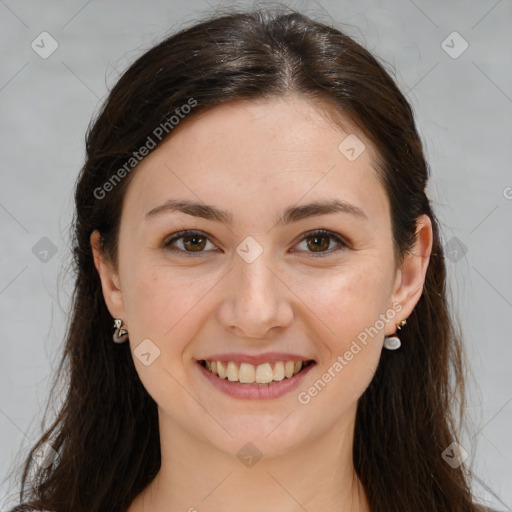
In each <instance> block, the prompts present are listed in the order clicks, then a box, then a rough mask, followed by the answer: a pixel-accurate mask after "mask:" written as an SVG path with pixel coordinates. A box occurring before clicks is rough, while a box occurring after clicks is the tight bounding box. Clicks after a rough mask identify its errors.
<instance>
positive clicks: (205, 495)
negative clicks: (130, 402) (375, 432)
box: [129, 408, 370, 512]
mask: <svg viewBox="0 0 512 512" xmlns="http://www.w3.org/2000/svg"><path fill="white" fill-rule="evenodd" d="M354 420H355V408H354V410H353V411H352V415H351V418H350V420H349V421H347V419H346V418H345V420H344V422H343V423H342V424H339V425H336V427H335V428H332V429H331V430H330V431H328V432H325V433H323V434H322V435H321V436H320V437H318V438H316V439H314V440H311V441H310V442H308V443H307V445H302V446H298V447H296V448H294V449H291V450H287V451H286V453H282V454H276V453H275V452H274V454H273V456H265V454H262V455H263V456H262V458H261V459H259V460H258V461H257V462H255V463H254V461H255V460H256V458H257V454H258V453H259V450H258V451H256V450H257V448H254V447H251V446H247V447H246V448H245V451H244V452H243V453H244V455H242V454H240V457H241V458H242V460H243V462H242V461H241V460H240V459H239V458H238V457H237V456H236V454H230V453H226V452H225V451H222V450H220V449H218V448H217V447H215V446H213V445H212V444H211V443H208V441H207V440H199V439H198V438H197V437H193V436H192V435H191V434H190V433H189V432H187V431H186V430H184V429H182V428H180V426H179V425H177V424H176V423H175V422H174V421H172V419H171V418H169V417H168V416H167V415H166V414H165V412H164V411H162V410H159V427H160V444H161V455H162V464H161V468H160V471H159V473H158V475H157V476H156V478H155V479H154V480H153V482H152V483H151V484H150V485H149V486H148V487H147V488H146V489H145V490H144V491H143V492H142V493H141V494H140V495H139V496H137V498H136V500H135V501H134V502H133V504H132V506H131V507H130V509H129V512H164V511H169V510H183V511H188V512H196V511H197V512H199V511H200V512H203V511H205V512H206V511H208V512H235V511H236V512H239V511H240V508H241V507H242V505H243V507H242V508H243V510H244V511H246V512H260V511H261V510H266V511H269V512H274V511H275V512H299V511H300V512H304V510H309V511H311V510H323V511H325V512H335V511H336V512H339V511H340V510H342V511H344V512H369V510H370V509H369V505H368V502H367V499H366V496H365V493H364V489H363V487H362V485H361V483H360V481H359V479H358V477H357V475H356V473H355V470H354V466H353V462H352V445H353V426H354ZM246 442H247V441H246V440H244V441H242V440H240V441H239V442H238V444H237V446H238V445H239V446H240V447H242V446H244V445H245V444H246ZM235 451H236V450H235ZM251 457H253V458H252V459H251ZM254 457H256V458H254Z"/></svg>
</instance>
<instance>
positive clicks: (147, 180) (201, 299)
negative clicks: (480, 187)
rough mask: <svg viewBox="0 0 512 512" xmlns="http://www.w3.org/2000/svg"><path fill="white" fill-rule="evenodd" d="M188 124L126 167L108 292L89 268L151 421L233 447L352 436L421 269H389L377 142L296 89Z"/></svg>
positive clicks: (266, 449) (271, 448)
mask: <svg viewBox="0 0 512 512" xmlns="http://www.w3.org/2000/svg"><path fill="white" fill-rule="evenodd" d="M182 123H183V124H182V125H181V126H178V127H177V128H175V131H174V133H173V134H172V136H171V137H170V138H169V139H168V140H167V141H166V142H165V143H163V144H162V145H161V146H160V147H159V148H157V149H156V150H155V151H153V152H152V153H151V154H150V155H149V156H147V157H146V158H145V159H144V160H143V161H142V162H141V163H140V164H139V166H138V168H137V169H136V170H135V171H133V172H135V173H136V174H135V175H134V176H133V181H132V182H131V183H130V185H129V187H128V190H127V192H126V196H125V199H124V203H123V211H122V218H121V226H120V233H119V249H118V250H119V252H118V261H119V266H118V274H116V273H115V272H114V271H112V274H111V277H112V284H111V285H110V287H109V285H108V284H106V283H107V280H108V272H106V271H105V270H104V269H105V267H103V270H102V272H100V273H101V274H102V282H103V287H104V294H105V299H106V301H107V305H108V307H109V310H110V312H111V313H112V315H113V316H114V317H115V318H122V319H123V321H124V323H125V324H126V326H127V329H128V331H129V340H130V341H129V343H130V347H131V349H132V352H133V358H134V363H135V367H136V369H137V372H138V374H139V375H140V378H141V381H142V383H143V384H144V386H145V387H146V389H147V391H148V392H149V394H150V395H151V396H152V397H153V398H154V400H155V401H156V403H157V404H158V407H159V414H160V416H161V419H163V420H164V421H165V422H166V424H167V425H171V426H172V427H171V428H173V429H175V430H176V431H178V430H179V431H181V432H187V433H188V434H187V435H190V436H192V437H193V438H195V439H196V440H199V441H202V442H203V443H207V444H209V445H214V446H215V447H217V448H218V449H220V450H222V451H224V452H227V453H236V452H237V451H238V450H239V449H240V447H241V446H243V445H244V444H245V443H247V442H251V443H252V444H253V445H255V446H256V447H257V448H258V449H259V450H260V451H261V452H263V453H264V454H267V455H271V454H278V453H283V452H285V451H287V450H291V449H300V448H301V447H304V446H306V445H307V443H310V442H311V441H312V440H314V439H315V438H320V436H321V435H323V434H325V433H326V432H327V431H331V432H338V433H339V432H343V431H349V430H350V428H351V425H353V421H354V417H355V416H354V415H355V410H356V405H357V400H358V398H359V397H360V396H361V395H362V393H363V392H364V390H365V389H366V387H367V386H368V384H369V383H370V381H371V379H372V377H373V375H374V372H375V370H376V367H377V364H378V361H379V357H380V354H381V350H382V342H383V337H384V334H391V333H394V332H395V330H396V329H395V324H397V323H399V321H400V320H402V319H404V318H406V317H407V316H408V315H409V314H410V312H411V311H412V309H413V307H414V305H415V303H416V302H417V300H418V299H419V297H420V295H421V285H422V283H423V278H424V273H425V271H426V263H425V260H424V259H421V260H420V259H415V260H411V261H410V263H407V261H408V260H406V265H408V266H406V267H403V268H402V269H399V268H397V266H396V261H395V259H394V254H393V243H392V234H391V220H390V207H389V204H388V199H387V196H386V194H385V191H384V189H383V187H382V185H381V184H380V183H379V181H378V179H377V173H376V170H375V168H374V167H373V161H374V158H375V153H374V152H373V149H372V147H371V145H370V142H369V141H368V140H367V139H366V138H365V137H364V136H363V135H362V134H361V133H360V132H356V131H354V132H348V131H347V132H344V131H343V130H341V129H340V128H338V127H335V126H333V125H332V124H330V123H329V122H328V121H327V120H325V118H324V117H322V116H321V114H320V113H319V112H318V111H317V110H315V109H314V108H313V107H312V105H311V104H310V103H308V102H306V101H305V100H303V99H298V98H288V99H286V100H284V99H275V100H272V101H267V102H265V103H254V102H234V103H230V104H225V105H223V106H219V107H216V108H214V109H212V110H210V111H208V112H206V113H203V114H201V115H200V116H199V117H197V118H190V119H188V120H185V121H183V122H182ZM347 137H349V138H348V139H347ZM356 137H357V138H356ZM362 144H364V146H363V145H362ZM335 202H336V203H335ZM166 205H167V206H166ZM193 205H197V206H193ZM336 205H337V206H336ZM427 224H428V226H427V228H428V229H429V228H430V224H429V223H428V222H427ZM427 228H426V230H423V231H424V232H425V233H426V234H425V235H424V237H423V239H424V242H423V248H420V249H421V250H420V251H419V252H420V253H423V254H425V253H426V252H428V247H427V246H429V243H430V242H429V238H428V229H427ZM318 230H323V231H324V232H321V233H315V232H317V231H318ZM182 231H187V233H185V234H183V233H181V234H178V232H182ZM189 231H192V233H190V232H189ZM426 261H427V263H428V258H427V260H426ZM205 360H206V361H209V363H208V364H210V362H212V361H215V362H216V361H221V362H222V364H221V367H222V368H224V369H225V370H226V371H227V374H228V376H227V377H225V378H224V379H222V378H221V377H220V376H218V375H214V374H213V373H212V372H211V371H209V370H208V369H206V368H205V367H204V366H203V363H202V362H203V361H205ZM230 361H231V363H229V362H230ZM288 361H293V364H291V363H288V364H287V362H288ZM298 361H312V363H310V364H309V365H308V366H306V367H305V369H304V370H302V371H300V372H299V373H297V374H296V376H294V377H291V378H289V377H287V376H284V377H283V371H286V370H288V371H290V370H291V369H292V371H295V369H296V365H295V363H296V362H298ZM242 363H243V364H242ZM267 363H269V364H267ZM210 366H211V365H210ZM215 366H217V368H218V367H219V364H218V363H217V364H214V365H213V367H215ZM297 366H298V365H297ZM217 371H221V373H222V369H221V370H217ZM288 375H289V374H288ZM256 378H258V380H259V381H262V382H264V383H255V384H249V383H247V382H243V383H241V382H239V381H238V380H237V379H242V380H244V381H249V382H250V381H252V380H254V379H256ZM269 379H274V380H273V383H270V384H269V383H268V380H269Z"/></svg>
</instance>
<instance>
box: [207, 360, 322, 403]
mask: <svg viewBox="0 0 512 512" xmlns="http://www.w3.org/2000/svg"><path fill="white" fill-rule="evenodd" d="M197 365H198V366H199V369H200V370H201V372H202V374H203V375H204V376H205V377H206V378H207V379H208V380H209V381H210V382H211V384H213V385H214V386H215V387H216V388H217V389H218V390H220V391H222V392H223V393H225V394H226V395H229V396H232V397H234V398H240V399H242V400H271V399H273V398H279V397H281V396H283V395H286V393H290V392H291V391H293V390H294V389H296V388H297V387H298V386H299V384H300V383H301V381H302V379H304V377H306V375H307V374H308V373H309V371H310V370H311V369H312V368H313V367H314V366H315V363H311V364H309V365H308V366H306V368H304V369H303V370H302V371H300V372H299V373H297V374H296V375H294V376H293V377H291V378H289V379H288V378H286V377H285V378H284V379H283V380H280V381H273V382H272V384H268V385H267V384H255V383H254V384H241V383H239V382H232V381H230V380H228V379H221V378H220V377H219V376H218V375H214V374H213V373H212V372H210V371H209V370H207V369H206V368H205V367H204V366H203V365H202V364H201V363H200V362H197Z"/></svg>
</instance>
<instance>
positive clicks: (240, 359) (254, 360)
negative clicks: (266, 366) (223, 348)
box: [199, 352, 313, 366]
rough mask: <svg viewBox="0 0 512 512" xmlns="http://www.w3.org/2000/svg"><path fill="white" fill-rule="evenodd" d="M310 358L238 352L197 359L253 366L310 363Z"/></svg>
mask: <svg viewBox="0 0 512 512" xmlns="http://www.w3.org/2000/svg"><path fill="white" fill-rule="evenodd" d="M312 360H313V359H312V358H311V357H304V356H301V355H297V354H290V353H286V352H267V353H265V354H258V355H250V354H242V353H240V352H230V353H227V352H226V353H223V354H213V355H211V356H208V357H204V358H202V359H199V361H233V362H234V363H238V364H240V363H249V364H253V365H255V366H257V365H259V364H263V363H273V362H278V361H312Z"/></svg>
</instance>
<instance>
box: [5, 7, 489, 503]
mask: <svg viewBox="0 0 512 512" xmlns="http://www.w3.org/2000/svg"><path fill="white" fill-rule="evenodd" d="M287 94H296V95H299V96H301V97H304V98H306V99H309V100H311V101H315V102H317V103H321V104H323V105H326V106H328V108H326V109H325V114H326V116H327V115H330V116H331V117H332V118H333V119H336V118H338V117H339V118H340V119H348V120H350V121H351V122H353V123H355V124H356V125H357V126H358V127H359V128H360V129H361V130H362V131H363V132H364V133H365V134H366V136H367V137H368V138H369V139H370V140H371V141H372V143H373V144H374V146H375V148H376V150H377V153H378V155H379V162H378V169H379V177H380V179H381V182H382V184H383V186H384V188H385V190H386V193H387V196H388V198H389V202H390V205H391V215H392V231H393V239H394V246H395V250H396V252H397V255H398V256H399V258H400V259H401V258H403V256H404V255H405V254H406V253H407V252H408V251H409V250H411V248H412V244H413V242H414V239H415V233H416V219H417V218H418V217H419V216H420V215H422V214H426V215H428V216H429V217H430V219H431V220H432V225H433V235H434V241H433V250H432V256H431V259H430V264H429V267H428V270H427V274H426V280H425V283H424V291H423V295H422V296H421V298H420V300H419V302H418V304H417V305H416V307H415V309H414V311H413V313H412V315H411V316H410V317H409V319H408V322H407V327H406V328H404V329H403V330H402V331H401V337H402V348H401V349H400V350H399V351H393V352H388V351H383V354H382V356H381V359H380V363H379V366H378V368H377V370H376V374H375V376H374V378H373V380H372V382H371V384H370V385H369V387H368V388H367V389H366V391H365V392H364V394H363V395H362V396H361V398H360V400H359V403H358V410H357V418H356V426H355V440H354V446H353V459H354V465H355V469H356V472H357V474H358V476H359V478H360V479H361V482H362V484H363V486H364V488H365V491H366V493H367V496H368V500H369V503H370V506H371V510H372V512H392V511H396V512H410V511H414V512H437V511H443V512H471V511H477V510H479V508H478V507H477V506H476V505H475V504H474V503H473V499H472V495H471V489H470V478H471V473H470V471H469V470H468V469H467V468H466V466H465V465H464V464H463V465H460V466H459V467H456V468H452V467H451V466H450V465H449V464H447V462H446V461H445V460H444V459H443V458H442V456H441V454H442V452H443V451H444V450H445V449H446V448H447V447H448V446H449V445H450V444H451V443H452V442H454V441H457V439H458V429H459V427H460V425H459V424H460V423H461V419H462V418H463V417H462V410H463V408H464V400H465V396H464V395H465V390H464V377H465V367H464V357H463V351H462V344H461V336H460V334H459V330H458V329H457V328H456V324H455V323H454V321H453V319H452V316H451V313H450V310H449V308H448V304H447V294H446V271H445V260H444V256H443V249H442V246H441V242H440V234H439V227H438V222H437V220H436V217H435V215H434V213H433V212H432V210H431V206H430V202H429V199H428V198H427V196H426V193H425V186H426V184H427V179H428V177H429V170H428V166H427V163H426V161H425V158H424V154H423V149H422V143H421V141H420V138H419V135H418V132H417V130H416V127H415V122H414V118H413V112H412V110H411V107H410V106H409V104H408V102H407V100H406V99H405V97H404V96H403V95H402V93H401V92H400V91H399V89H398V88H397V86H396V84H395V82H394V80H393V79H392V78H391V77H390V75H389V74H388V73H387V72H386V71H385V69H384V68H383V66H382V65H381V64H380V63H379V62H378V61H377V60H376V59H375V58H374V57H373V56H372V55H371V54H370V53H369V52H368V51H367V50H365V49H364V48H363V47H362V46H360V45H359V44H357V43H356V42H355V41H354V40H353V39H351V38H350V37H348V36H347V35H345V34H344V33H342V32H340V31H339V30H338V29H336V28H333V27H331V26H328V25H326V24H323V23H320V22H316V21H313V20H311V19H310V18H308V17H306V16H304V15H302V14H300V13H298V12H295V11H293V10H286V9H282V8H281V9H273V10H258V11H252V12H240V11H237V10H231V11H230V12H229V13H224V14H222V15H219V14H216V15H214V16H211V17H210V18H207V19H204V20H202V21H201V22H199V23H196V24H195V25H193V26H191V27H189V28H187V29H183V30H181V31H180V32H178V33H177V34H175V35H172V36H171V37H168V38H167V39H165V40H164V41H162V42H161V43H159V44H157V45H156V46H154V47H153V48H151V49H150V50H149V51H147V52H146V53H145V54H144V55H142V56H141V57H140V58H138V60H136V62H134V63H133V64H132V65H131V66H130V67H129V69H128V70H127V71H126V72H125V73H124V74H123V75H122V76H121V78H120V79H119V81H118V82H117V84H116V85H115V87H114V88H113V89H112V91H111V92H110V94H109V96H108V98H107V100H106V102H105V103H104V105H103V108H102V110H101V112H100V113H99V115H98V117H97V119H96V120H95V121H94V123H93V124H92V125H91V126H90V127H89V130H88V133H87V138H86V161H85V165H84V166H83V168H82V170H81V173H80V175H79V177H78V180H77V184H76V192H75V200H76V213H75V218H74V226H73V244H74V247H73V251H74V253H73V255H74V270H75V275H76V281H75V289H74V295H73V303H72V309H71V316H70V322H69V325H68V329H67V333H66V345H65V349H64V353H63V355H62V359H61V362H60V366H59V370H58V375H57V379H59V378H61V379H64V380H65V382H66V386H67V387H66V396H65V399H64V400H63V405H62V407H61V409H60V411H59V413H58V416H57V418H56V419H55V421H54V422H53V423H52V424H51V426H50V427H49V428H48V429H47V431H46V432H45V433H44V435H43V436H42V437H41V438H40V439H39V441H38V442H37V444H36V445H35V446H34V447H33V449H32V450H31V452H30V454H29V456H28V457H27V460H26V462H25V464H24V470H23V477H22V489H21V492H20V499H21V502H23V503H25V505H26V506H23V505H22V506H20V507H17V508H16V509H15V510H19V511H21V510H27V509H30V508H35V509H44V510H52V511H56V512H104V511H107V510H108V511H109V512H122V511H125V510H126V509H127V508H128V506H129V505H130V503H131V502H132V501H133V500H134V498H135V497H136V496H137V494H139V493H140V492H141V491H142V490H143V489H144V488H145V487H146V486H147V485H148V484H149V483H150V482H151V481H152V480H153V478H154V477H155V476H156V474H157V473H158V471H159V468H160V448H159V431H158V421H157V420H158V416H157V407H156V404H155V402H154V401H153V399H152V398H151V397H150V396H149V394H148V393H147V392H146V390H145V388H144V386H143V385H142V383H141V381H140V380H139V377H138V375H137V372H136V370H135V367H134V364H133V361H132V356H131V354H130V350H129V346H128V344H124V345H118V344H114V343H113V342H112V337H111V336H112V318H111V316H110V314H109V311H108V309H107V307H106V305H105V301H104V298H103V295H102V289H101V286H100V280H99V276H98V274H97V271H96V269H95V266H94V262H93V256H92V252H91V247H90V241H89V238H90V235H91V233H92V232H93V231H94V230H95V229H98V230H99V232H100V233H101V239H102V249H103V251H104V252H105V254H106V255H107V256H108V257H109V258H110V259H111V261H113V262H114V263H116V262H117V237H118V229H119V222H120V214H121V207H122V201H123V197H124V193H125V191H126V189H127V187H128V185H129V183H130V181H131V177H132V176H133V175H134V173H135V172H137V168H136V165H134V166H133V170H132V168H131V167H130V166H128V167H127V166H126V164H127V162H130V159H131V158H133V155H134V152H136V151H137V150H138V149H139V148H140V147H142V146H144V145H147V141H148V137H150V136H151V137H152V139H153V140H154V142H156V144H155V146H156V147H158V145H159V143H160V142H161V141H160V140H155V139H158V137H156V136H155V129H156V127H159V126H162V125H165V123H167V124H166V126H167V127H168V128H169V129H168V131H167V132H168V134H169V135H167V132H166V135H167V136H172V129H171V128H170V125H169V115H172V114H173V113H174V114H175V115H177V114H176V113H177V112H178V110H179V109H180V108H181V107H182V106H183V105H186V104H189V105H190V104H191V98H192V101H194V102H196V103H195V106H194V107H193V109H192V112H190V113H189V114H188V115H189V116H194V115H197V114H198V113H199V112H202V111H204V110H205V109H207V108H211V107H214V106H216V105H219V104H222V103H225V102H229V101H233V100H248V99H259V100H264V99H266V98H271V97H278V96H283V95H287ZM189 110H190V109H189ZM184 122H186V120H185V121H184ZM162 140H164V137H162ZM130 165H132V164H130ZM123 166H124V167H123ZM121 168H124V169H125V171H126V172H124V173H122V172H121V173H119V170H120V169H121ZM120 174H121V175H122V176H120ZM115 175H116V176H117V177H118V178H119V177H121V178H122V179H117V178H116V179H115V180H114V179H113V177H114V176H115ZM107 182H109V183H110V184H111V186H108V187H107V188H108V193H104V192H105V190H106V189H107V188H105V183H107ZM102 191H103V192H102ZM56 382H57V380H56ZM44 443H49V445H51V447H52V448H53V450H55V451H56V452H57V453H58V458H57V459H56V460H54V461H53V463H51V464H50V465H49V466H48V467H43V466H38V465H37V464H35V463H34V461H33V460H32V455H33V454H34V453H36V452H37V451H38V450H41V449H42V447H43V446H47V445H44ZM27 483H30V488H29V489H28V490H27Z"/></svg>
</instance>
